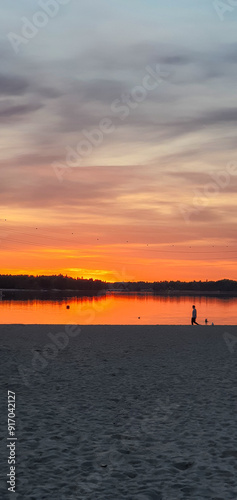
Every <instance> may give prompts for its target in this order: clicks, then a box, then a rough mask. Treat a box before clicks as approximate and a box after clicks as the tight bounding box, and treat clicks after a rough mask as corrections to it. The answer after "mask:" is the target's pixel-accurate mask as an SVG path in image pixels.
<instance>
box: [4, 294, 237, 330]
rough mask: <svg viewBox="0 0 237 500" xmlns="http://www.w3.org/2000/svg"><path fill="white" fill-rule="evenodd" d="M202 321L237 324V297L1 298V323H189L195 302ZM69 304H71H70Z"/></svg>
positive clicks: (118, 295) (112, 296) (116, 295)
mask: <svg viewBox="0 0 237 500" xmlns="http://www.w3.org/2000/svg"><path fill="white" fill-rule="evenodd" d="M193 304H195V305H196V308H197V313H198V318H197V321H198V322H199V323H200V324H205V323H204V322H205V318H207V319H208V320H209V324H211V323H212V322H213V323H214V324H216V325H236V324H237V297H233V298H232V297H224V298H223V296H222V297H203V296H202V297H200V296H198V297H195V296H192V297H191V296H188V297H187V296H178V297H177V296H168V297H167V296H165V297H164V296H157V295H150V294H144V295H141V294H131V295H125V294H118V293H114V294H113V293H112V294H108V295H106V296H105V295H103V296H101V297H97V296H96V297H73V298H65V299H61V300H38V299H32V300H5V299H3V300H2V301H0V323H1V324H13V323H17V324H79V325H86V324H95V325H96V324H98V325H101V324H110V325H118V324H119V325H137V324H142V325H157V324H160V325H175V324H176V325H187V324H190V318H191V312H192V305H193ZM67 306H69V308H67Z"/></svg>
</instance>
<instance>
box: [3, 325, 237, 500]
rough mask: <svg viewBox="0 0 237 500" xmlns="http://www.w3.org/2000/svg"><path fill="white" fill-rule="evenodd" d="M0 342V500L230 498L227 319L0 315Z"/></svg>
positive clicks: (235, 482) (236, 354) (235, 358)
mask: <svg viewBox="0 0 237 500" xmlns="http://www.w3.org/2000/svg"><path fill="white" fill-rule="evenodd" d="M235 339H236V343H235ZM0 351H1V358H0V366H1V370H0V380H1V396H0V397H1V414H2V419H1V443H2V445H1V457H0V458H1V471H2V476H1V481H0V490H1V499H2V500H5V499H9V498H15V499H17V500H28V499H29V500H44V499H45V500H46V499H47V500H54V499H55V500H78V499H79V500H80V499H82V500H84V499H85V500H87V499H88V500H123V499H126V500H184V499H188V500H204V499H210V500H236V498H237V479H236V478H237V435H236V424H237V417H236V409H237V407H236V401H237V387H236V376H237V327H234V326H228V327H224V326H219V327H218V326H202V327H197V326H194V327H191V326H177V327H175V326H129V327H126V326H82V327H79V326H78V327H76V326H71V327H70V326H67V327H65V326H58V325H53V326H52V325H50V326H47V325H43V326H42V325H40V326H39V325H38V326H37V325H27V326H25V325H6V326H4V325H1V326H0ZM7 391H12V392H13V393H15V394H16V408H15V414H16V417H15V420H16V431H15V437H17V441H16V494H15V495H14V494H13V493H9V491H8V489H7V488H8V486H9V485H7V473H8V469H9V464H8V448H7V443H8V442H10V441H7V437H9V435H8V429H7V412H8V409H7V394H8V393H7Z"/></svg>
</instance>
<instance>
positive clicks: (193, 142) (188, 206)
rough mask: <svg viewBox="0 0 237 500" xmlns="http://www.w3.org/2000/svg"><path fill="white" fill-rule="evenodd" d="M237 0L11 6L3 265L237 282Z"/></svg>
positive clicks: (4, 49) (26, 2)
mask: <svg viewBox="0 0 237 500" xmlns="http://www.w3.org/2000/svg"><path fill="white" fill-rule="evenodd" d="M233 3H234V2H231V1H229V0H224V1H223V2H218V1H212V0H193V1H192V2H190V0H180V1H179V2H177V0H176V1H175V0H166V1H164V0H146V1H145V0H129V1H127V0H126V1H125V0H80V2H78V1H76V0H41V1H40V0H38V1H35V0H21V1H20V2H18V3H17V2H16V1H15V0H8V2H5V3H4V4H3V5H2V6H1V21H0V24H1V38H0V55H1V69H0V94H1V100H0V123H1V146H2V147H1V158H0V243H1V244H0V262H1V273H3V272H9V273H10V272H11V273H29V272H30V273H34V274H35V273H44V274H51V273H59V272H61V273H63V274H68V275H71V276H79V277H80V276H84V277H92V278H100V279H106V280H118V281H125V280H139V279H141V280H149V281H150V280H152V281H153V280H162V279H180V280H182V279H183V280H193V279H196V280H199V279H221V278H232V279H237V266H236V256H237V242H236V220H237V210H236V208H237V207H236V204H237V201H236V189H237V155H236V123H237V103H236V76H237V69H236V62H237V38H236V21H237V5H236V6H235V7H234V6H233Z"/></svg>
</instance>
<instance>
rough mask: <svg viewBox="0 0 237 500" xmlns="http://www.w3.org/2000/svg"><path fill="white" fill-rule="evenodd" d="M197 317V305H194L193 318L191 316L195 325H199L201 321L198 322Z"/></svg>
mask: <svg viewBox="0 0 237 500" xmlns="http://www.w3.org/2000/svg"><path fill="white" fill-rule="evenodd" d="M196 319H197V309H196V307H195V306H193V310H192V318H191V323H192V325H193V324H195V325H199V323H197V322H196Z"/></svg>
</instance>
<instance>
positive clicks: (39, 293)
mask: <svg viewBox="0 0 237 500" xmlns="http://www.w3.org/2000/svg"><path fill="white" fill-rule="evenodd" d="M17 295H18V296H24V297H26V298H27V297H29V298H31V297H32V296H35V297H37V298H41V297H43V298H44V299H45V300H46V299H47V297H48V298H51V297H52V296H54V297H55V296H58V297H60V298H63V297H65V298H66V297H71V298H73V297H98V298H99V297H105V296H107V295H140V296H142V295H151V296H157V297H159V296H160V297H176V296H178V297H237V292H235V291H221V290H216V291H214V290H206V291H205V292H204V291H201V290H166V291H152V290H141V291H129V290H112V289H111V290H108V289H107V290H106V289H105V290H100V291H93V290H71V289H68V290H60V289H53V290H30V289H15V288H11V289H10V288H2V289H1V290H0V298H3V299H9V298H13V297H14V298H15V297H16V296H17Z"/></svg>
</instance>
